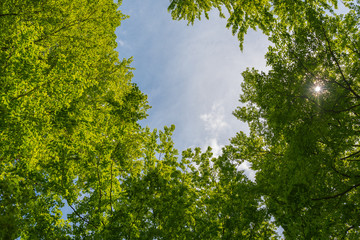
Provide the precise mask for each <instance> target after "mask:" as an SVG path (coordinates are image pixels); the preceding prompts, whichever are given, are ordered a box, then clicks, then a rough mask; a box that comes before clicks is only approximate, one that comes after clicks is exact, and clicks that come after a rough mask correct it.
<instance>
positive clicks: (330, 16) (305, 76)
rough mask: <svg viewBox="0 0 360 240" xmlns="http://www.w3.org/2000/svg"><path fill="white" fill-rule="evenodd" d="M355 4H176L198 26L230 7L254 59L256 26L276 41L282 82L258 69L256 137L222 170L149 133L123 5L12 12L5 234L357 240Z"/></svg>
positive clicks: (243, 109) (0, 89)
mask: <svg viewBox="0 0 360 240" xmlns="http://www.w3.org/2000/svg"><path fill="white" fill-rule="evenodd" d="M344 4H345V6H346V7H347V9H348V11H347V12H346V13H343V14H338V13H337V12H336V11H335V8H336V7H337V1H325V0H320V1H265V0H264V1H228V0H204V1H198V0H192V1H191V0H190V1H177V0H173V1H171V2H170V6H169V10H170V11H171V14H172V16H173V17H174V18H175V19H187V20H188V21H189V23H194V21H195V19H196V18H199V19H200V17H201V16H202V15H203V14H204V15H205V17H208V15H207V14H208V12H209V11H211V9H213V8H216V9H218V10H219V11H220V15H221V16H222V17H228V27H231V28H232V31H233V33H234V34H235V33H237V34H238V37H239V40H240V45H241V47H242V43H243V40H244V36H245V34H246V31H247V29H248V28H254V29H256V28H258V29H260V30H262V31H263V32H264V33H265V34H267V35H268V36H269V40H270V41H271V42H272V43H273V44H272V46H271V47H270V48H269V51H268V53H267V55H266V59H267V63H268V65H269V67H270V70H269V71H268V72H260V71H257V70H255V69H248V70H247V71H245V72H244V73H243V78H244V82H243V84H242V89H243V91H242V94H241V96H240V101H241V103H242V104H241V106H239V107H238V108H237V109H236V110H235V111H234V115H235V116H236V117H237V118H239V119H240V120H242V121H245V122H247V123H248V124H249V127H250V134H248V135H247V134H245V133H242V132H239V133H238V134H237V135H236V136H235V137H233V138H232V139H231V142H230V144H229V145H228V146H226V147H225V148H224V149H223V153H222V155H221V156H219V157H216V158H215V157H213V155H212V153H211V148H208V149H207V150H206V151H201V150H200V148H195V149H193V150H191V149H188V150H186V151H184V152H183V153H182V154H181V156H179V153H178V151H177V150H176V149H175V148H174V143H173V141H172V138H171V136H172V132H173V131H174V130H175V127H174V126H170V127H166V126H165V127H164V129H163V130H160V131H158V130H156V129H154V130H150V129H149V128H144V127H142V126H141V125H140V124H139V123H138V121H139V120H141V119H144V118H146V116H147V114H146V110H147V109H148V108H149V107H150V106H148V104H147V97H146V95H145V94H143V93H142V92H141V91H140V90H139V88H138V87H137V86H136V84H134V83H132V82H131V79H132V76H133V73H132V72H133V70H134V69H133V68H131V61H132V59H131V58H130V59H122V60H119V56H118V53H117V52H116V51H115V50H114V48H115V47H116V42H115V39H116V36H115V34H114V32H115V28H116V27H118V26H119V25H120V23H121V21H122V20H124V19H125V18H126V17H127V16H125V15H124V14H122V13H121V11H120V10H119V8H120V6H121V1H119V3H114V2H113V1H112V0H98V1H84V0H60V1H54V0H41V1H32V0H25V1H18V0H5V1H2V2H1V3H0V27H1V31H0V40H1V41H0V97H1V101H0V166H1V168H0V226H2V227H1V228H0V238H1V239H18V238H20V239H89V238H90V239H278V238H281V237H282V236H279V234H278V233H277V227H280V226H281V227H282V228H283V229H284V232H283V236H284V237H285V238H288V239H358V238H359V235H360V230H359V226H360V215H359V211H360V208H359V202H360V197H359V196H360V195H359V186H360V180H359V176H360V165H359V161H360V159H359V154H360V149H359V146H360V145H359V136H360V135H359V124H360V123H359V114H360V112H359V111H360V110H359V107H360V103H359V100H360V83H359V82H360V81H359V69H360V63H359V59H360V50H359V48H360V35H359V17H360V7H359V5H358V3H357V2H353V1H345V2H344ZM224 10H226V11H227V12H224ZM244 161H248V162H250V163H251V164H252V169H253V170H255V171H256V181H255V182H252V181H250V180H249V179H248V178H247V177H246V176H245V175H244V174H243V172H242V171H240V170H239V168H238V166H239V164H241V163H243V162H244ZM64 206H66V208H68V209H71V210H70V212H69V213H64V211H63V209H64Z"/></svg>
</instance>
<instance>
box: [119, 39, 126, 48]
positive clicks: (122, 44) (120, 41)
mask: <svg viewBox="0 0 360 240" xmlns="http://www.w3.org/2000/svg"><path fill="white" fill-rule="evenodd" d="M118 43H119V45H120V46H121V47H123V46H125V42H124V41H122V40H120V39H119V40H118Z"/></svg>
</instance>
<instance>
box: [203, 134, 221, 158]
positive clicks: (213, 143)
mask: <svg viewBox="0 0 360 240" xmlns="http://www.w3.org/2000/svg"><path fill="white" fill-rule="evenodd" d="M208 146H210V147H211V149H212V153H213V157H218V156H220V155H221V154H222V148H223V147H224V145H221V144H219V143H218V140H217V139H216V138H209V139H207V140H206V141H205V142H204V145H203V146H202V148H201V149H202V150H203V151H205V150H206V149H207V147H208Z"/></svg>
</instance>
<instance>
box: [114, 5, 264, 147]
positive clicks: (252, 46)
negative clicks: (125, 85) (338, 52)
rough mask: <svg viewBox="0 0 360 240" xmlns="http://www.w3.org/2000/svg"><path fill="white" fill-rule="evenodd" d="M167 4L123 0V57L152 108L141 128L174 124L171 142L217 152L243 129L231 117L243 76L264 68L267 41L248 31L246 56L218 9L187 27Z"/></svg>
mask: <svg viewBox="0 0 360 240" xmlns="http://www.w3.org/2000/svg"><path fill="white" fill-rule="evenodd" d="M168 4H169V2H168V1H151V0H124V1H123V4H122V6H121V7H120V10H121V11H122V12H123V13H124V14H127V15H129V16H130V18H129V19H127V20H125V21H123V22H122V24H121V26H120V27H119V28H118V29H117V30H116V35H117V37H118V38H117V42H118V47H117V51H118V52H119V56H120V58H128V57H131V56H133V57H134V61H133V63H132V66H133V67H135V68H136V70H135V71H134V78H133V82H135V83H137V84H138V85H139V87H140V89H141V90H142V91H143V92H144V93H145V94H147V95H148V99H149V103H150V105H151V106H152V109H150V110H149V111H148V114H149V116H148V118H147V119H146V120H144V121H142V122H141V123H142V124H143V125H144V126H146V125H147V126H149V127H150V128H152V129H153V128H158V129H162V127H163V126H164V125H168V126H169V125H171V124H175V126H176V130H175V133H174V137H173V140H174V142H175V146H176V147H177V148H178V149H179V150H180V151H181V150H184V149H186V148H188V147H197V146H199V147H203V148H204V147H205V146H208V145H210V146H212V147H213V150H214V153H215V154H219V153H220V149H221V146H223V145H226V144H228V139H229V138H231V137H232V136H234V135H235V133H236V132H238V131H239V130H245V131H246V125H245V124H243V123H241V122H240V121H239V120H237V119H236V118H235V117H234V116H233V115H232V111H233V110H234V109H235V108H236V107H237V106H238V105H239V102H238V98H239V94H240V92H241V88H240V83H241V81H242V76H241V72H242V71H244V70H245V69H246V67H255V68H257V69H260V70H262V69H265V60H264V55H265V53H266V49H267V46H268V42H267V38H266V37H265V36H263V35H262V34H261V33H260V32H254V31H249V33H248V34H247V36H246V38H245V44H244V52H241V51H240V49H239V42H238V40H237V38H236V37H235V36H233V35H232V34H231V31H230V30H228V29H226V27H225V25H226V20H225V19H220V18H219V17H218V13H217V12H216V11H214V12H212V13H211V14H210V20H206V19H205V18H204V19H203V20H202V21H200V22H199V21H197V22H195V24H194V25H193V26H191V25H190V26H188V25H187V22H185V21H174V20H172V19H171V15H170V13H168V11H167V7H168Z"/></svg>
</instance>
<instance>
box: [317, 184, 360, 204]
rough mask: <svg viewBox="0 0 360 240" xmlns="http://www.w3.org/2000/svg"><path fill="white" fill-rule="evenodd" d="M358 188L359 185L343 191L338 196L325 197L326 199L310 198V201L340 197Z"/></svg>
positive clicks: (322, 198)
mask: <svg viewBox="0 0 360 240" xmlns="http://www.w3.org/2000/svg"><path fill="white" fill-rule="evenodd" d="M358 186H360V183H358V184H355V185H353V186H351V187H350V188H349V189H347V190H345V191H343V192H341V193H338V194H335V195H332V196H327V197H321V198H312V199H311V200H313V201H319V200H328V199H333V198H337V197H340V196H342V195H345V194H346V193H348V192H350V191H351V190H353V189H354V188H357V187H358Z"/></svg>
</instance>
